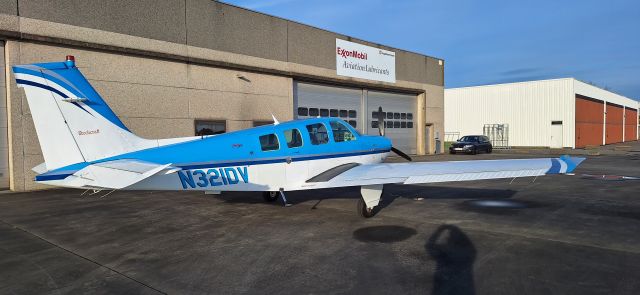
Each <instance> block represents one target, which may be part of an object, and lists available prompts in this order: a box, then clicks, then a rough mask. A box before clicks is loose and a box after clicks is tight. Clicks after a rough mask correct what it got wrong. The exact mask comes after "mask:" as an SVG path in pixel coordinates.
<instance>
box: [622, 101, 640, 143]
mask: <svg viewBox="0 0 640 295" xmlns="http://www.w3.org/2000/svg"><path fill="white" fill-rule="evenodd" d="M624 112H625V114H624V141H632V140H637V139H638V111H637V110H634V109H625V110H624Z"/></svg>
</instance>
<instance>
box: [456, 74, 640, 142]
mask: <svg viewBox="0 0 640 295" xmlns="http://www.w3.org/2000/svg"><path fill="white" fill-rule="evenodd" d="M495 126H498V128H502V130H508V134H505V135H504V136H506V137H507V138H508V146H514V147H518V146H521V147H550V148H584V147H586V146H588V145H605V144H611V143H618V142H626V141H633V140H637V139H638V101H636V100H633V99H630V98H627V97H624V96H621V95H618V94H616V93H613V92H610V91H606V90H604V89H601V88H598V87H595V86H592V85H590V84H587V83H584V82H581V81H578V80H576V79H573V78H566V79H554V80H542V81H530V82H521V83H508V84H497V85H484V86H475V87H462V88H452V89H446V90H445V131H446V134H447V136H449V137H450V136H451V135H457V134H459V135H470V134H483V133H485V132H486V133H491V130H493V133H494V134H495V133H499V132H495ZM448 140H451V139H448Z"/></svg>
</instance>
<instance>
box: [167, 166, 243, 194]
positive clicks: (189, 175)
mask: <svg viewBox="0 0 640 295" xmlns="http://www.w3.org/2000/svg"><path fill="white" fill-rule="evenodd" d="M178 177H179V178H180V182H181V183H182V188H183V189H188V188H196V187H209V186H221V185H235V184H238V183H240V182H241V181H242V182H244V183H249V173H248V172H247V166H243V167H227V168H211V169H196V170H183V171H178Z"/></svg>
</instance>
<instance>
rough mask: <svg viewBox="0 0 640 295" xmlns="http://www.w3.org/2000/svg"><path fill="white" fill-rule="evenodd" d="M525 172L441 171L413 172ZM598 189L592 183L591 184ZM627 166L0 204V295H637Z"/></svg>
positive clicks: (637, 245) (639, 208) (637, 210)
mask: <svg viewBox="0 0 640 295" xmlns="http://www.w3.org/2000/svg"><path fill="white" fill-rule="evenodd" d="M513 157H535V156H533V155H517V156H514V155H505V154H493V155H477V156H465V155H451V156H450V155H442V156H432V157H424V158H422V160H429V161H436V160H450V159H453V160H464V159H491V158H513ZM601 175H607V176H606V177H604V178H603V177H602V176H601ZM617 176H638V177H640V154H635V155H634V154H629V155H622V156H593V157H589V158H588V160H587V161H585V162H584V163H583V164H582V166H580V167H579V168H578V169H577V170H576V174H575V175H556V176H544V177H539V178H537V179H535V181H534V179H533V178H522V179H515V180H513V181H512V180H511V179H504V180H490V181H472V182H463V183H446V184H437V185H411V186H400V185H390V186H387V187H385V193H384V195H383V203H382V205H381V206H380V207H381V208H380V210H379V212H378V213H377V215H376V216H375V217H373V218H370V219H363V218H361V217H359V216H358V215H357V214H356V201H357V198H358V197H359V194H358V192H359V191H358V189H354V188H347V189H332V190H320V191H311V192H292V193H288V194H287V197H288V199H289V201H290V202H291V203H293V204H294V205H293V206H292V207H287V208H284V207H282V206H281V205H280V204H279V203H265V202H264V201H263V200H262V197H261V195H260V194H258V193H224V194H222V195H204V194H202V193H195V192H126V191H118V192H114V193H113V194H110V195H108V196H105V197H101V196H102V195H103V194H104V193H102V194H97V195H93V196H86V195H85V196H80V194H81V193H82V191H78V190H49V191H40V192H30V193H4V194H0V294H69V293H71V294H77V293H90V294H158V293H168V294H235V293H252V294H306V293H315V294H327V293H331V294H336V293H351V294H353V293H358V294H359V293H363V294H519V295H522V294H639V293H640V279H638V278H640V234H639V233H640V193H639V190H640V180H629V179H627V180H623V179H622V178H619V177H617Z"/></svg>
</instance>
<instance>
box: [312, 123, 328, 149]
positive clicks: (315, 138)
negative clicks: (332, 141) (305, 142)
mask: <svg viewBox="0 0 640 295" xmlns="http://www.w3.org/2000/svg"><path fill="white" fill-rule="evenodd" d="M307 131H308V132H309V137H310V139H311V144H313V145H319V144H325V143H328V142H329V134H328V133H327V127H324V124H322V123H316V124H310V125H307Z"/></svg>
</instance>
